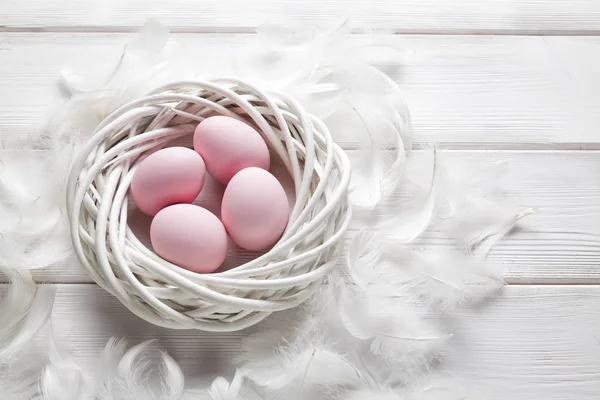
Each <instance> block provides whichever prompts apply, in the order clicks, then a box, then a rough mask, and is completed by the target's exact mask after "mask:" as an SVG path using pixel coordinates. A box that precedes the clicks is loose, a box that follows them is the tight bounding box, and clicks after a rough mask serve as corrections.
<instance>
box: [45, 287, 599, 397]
mask: <svg viewBox="0 0 600 400" xmlns="http://www.w3.org/2000/svg"><path fill="white" fill-rule="evenodd" d="M75 300H76V301H75ZM288 316H290V318H291V317H292V316H293V313H287V314H286V313H281V314H278V315H273V316H271V317H270V318H268V319H267V320H266V321H265V322H264V323H263V324H262V326H259V327H254V328H251V329H249V330H246V331H243V332H238V333H227V334H219V335H215V334H209V333H202V332H195V331H189V330H187V331H170V330H166V329H163V328H159V327H156V326H153V325H150V324H148V323H146V322H145V321H143V320H141V319H139V318H138V317H136V316H134V315H133V314H131V313H130V312H129V311H128V310H127V309H126V308H125V307H123V306H122V305H121V303H119V302H118V301H117V300H116V299H114V298H113V297H112V296H110V295H109V294H107V293H106V292H104V291H102V290H101V289H99V288H98V287H97V286H95V285H59V286H58V295H57V299H56V306H55V311H54V316H53V326H54V328H55V330H56V332H57V334H58V335H59V336H60V337H62V338H64V339H65V343H67V345H68V346H69V348H70V349H72V351H73V352H74V354H75V356H76V357H77V359H78V360H79V361H80V362H81V363H82V364H84V365H89V364H90V363H93V362H94V361H95V360H96V359H97V356H98V354H99V352H100V350H101V348H102V347H103V346H104V344H106V341H107V340H108V339H109V338H110V337H111V336H119V337H127V338H129V340H130V342H131V344H136V343H139V342H142V341H144V340H149V339H155V338H156V339H158V340H157V342H156V343H154V344H153V346H154V347H157V348H161V349H166V350H167V351H168V352H169V354H171V355H172V356H173V357H175V359H176V360H178V361H179V362H180V364H181V366H182V368H183V369H184V372H185V373H186V374H187V376H190V377H204V378H205V379H210V378H211V377H212V378H214V377H215V376H216V375H217V374H231V373H232V371H233V369H234V364H233V362H232V359H233V357H234V356H235V355H236V354H237V352H238V351H239V350H240V340H241V338H242V337H244V336H245V335H247V334H248V333H250V332H257V331H260V329H265V328H267V327H276V326H281V325H283V324H286V323H291V320H290V319H288ZM441 328H443V329H445V330H447V331H448V332H453V333H454V335H455V336H454V337H453V338H452V340H451V342H450V343H449V354H448V357H447V359H446V361H445V363H444V365H443V367H444V369H446V370H448V371H450V372H451V373H452V374H453V375H454V376H456V378H458V379H460V380H462V381H464V384H465V385H466V386H467V387H468V388H469V389H470V390H471V392H474V393H481V394H482V396H481V397H473V399H494V400H497V399H498V400H499V399H502V400H515V399H527V400H537V399H539V400H567V399H573V400H575V399H577V400H586V399H597V398H598V394H599V393H600V370H599V369H598V363H599V361H598V360H599V359H600V334H599V332H600V287H598V286H509V287H507V288H505V290H504V293H503V294H502V295H500V296H498V297H497V298H495V299H492V300H490V301H489V302H486V303H485V304H483V305H479V306H473V307H465V308H463V309H462V310H459V311H458V312H457V313H456V315H454V316H450V317H445V318H443V320H442V323H441ZM365 400H367V399H365ZM369 400H370V399H369ZM448 400H454V399H448Z"/></svg>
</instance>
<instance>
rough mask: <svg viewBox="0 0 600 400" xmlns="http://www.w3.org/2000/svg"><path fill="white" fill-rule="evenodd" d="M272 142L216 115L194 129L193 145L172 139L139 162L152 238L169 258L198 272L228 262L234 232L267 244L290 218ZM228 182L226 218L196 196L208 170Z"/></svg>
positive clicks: (137, 185)
mask: <svg viewBox="0 0 600 400" xmlns="http://www.w3.org/2000/svg"><path fill="white" fill-rule="evenodd" d="M269 166H270V155H269V149H268V147H267V145H266V143H265V141H264V140H263V138H262V137H261V136H260V134H259V133H258V132H257V131H256V130H255V129H254V128H252V127H251V126H250V125H247V124H245V123H244V122H241V121H238V120H237V119H234V118H230V117H225V116H214V117H210V118H207V119H205V120H204V121H202V122H201V123H200V124H199V125H198V127H197V128H196V130H195V132H194V149H193V150H192V149H189V148H187V147H167V148H164V149H161V150H158V151H156V152H154V153H152V154H150V155H149V156H148V157H146V158H145V159H143V160H142V161H141V162H140V163H139V164H138V165H137V167H136V170H135V172H134V175H133V179H132V181H131V186H130V193H131V197H132V198H133V201H134V203H135V204H136V206H137V208H138V209H139V210H140V211H142V212H143V213H145V214H148V215H150V216H153V219H152V223H151V226H150V241H151V243H152V247H153V249H154V251H155V252H156V254H158V255H159V256H160V257H162V258H163V259H165V260H167V261H169V262H171V263H173V264H175V265H178V266H179V267H182V268H185V269H188V270H190V271H194V272H198V273H210V272H214V271H215V270H217V269H218V268H219V267H220V266H221V265H222V264H223V262H224V260H225V258H226V255H227V251H228V246H229V240H228V237H229V238H231V240H232V241H233V243H235V244H236V245H237V246H239V247H241V248H244V249H247V250H253V251H260V250H265V249H268V248H269V247H271V246H273V244H275V243H276V242H277V240H278V239H279V238H280V237H281V235H282V233H283V231H284V230H285V227H286V226H287V223H288V218H289V204H288V199H287V196H286V193H285V190H284V189H283V186H282V185H281V183H280V182H279V181H278V180H277V178H275V176H273V175H272V174H271V173H270V172H269V171H268V169H269ZM207 173H208V174H210V175H211V176H212V177H213V178H214V179H215V180H216V181H218V182H220V183H222V184H223V185H226V187H225V191H224V193H223V199H222V202H221V219H219V218H218V217H217V216H216V215H215V214H213V213H211V212H210V211H209V210H207V209H206V208H203V207H200V206H198V205H194V204H192V203H193V202H194V200H195V199H196V198H197V197H198V195H199V194H200V192H201V191H202V188H203V187H204V183H205V181H206V174H207Z"/></svg>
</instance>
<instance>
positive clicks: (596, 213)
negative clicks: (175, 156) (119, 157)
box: [35, 150, 600, 284]
mask: <svg viewBox="0 0 600 400" xmlns="http://www.w3.org/2000/svg"><path fill="white" fill-rule="evenodd" d="M349 154H350V156H351V157H354V156H355V155H356V152H355V151H350V152H349ZM439 154H440V168H443V169H444V170H445V171H447V172H449V173H453V174H458V176H463V175H462V174H464V173H466V175H464V176H468V173H467V172H468V171H479V170H481V169H482V168H486V167H489V166H490V165H495V163H497V162H504V163H506V165H505V167H506V173H505V175H504V177H503V178H502V179H501V180H500V181H498V182H497V184H498V186H499V187H501V188H503V189H504V196H505V198H506V205H507V206H515V207H516V209H526V208H533V207H537V208H539V211H538V212H537V213H536V214H534V215H532V216H529V217H527V218H526V219H525V220H523V221H522V223H521V224H519V228H518V229H517V230H516V231H515V232H513V233H512V234H511V235H509V236H508V237H507V238H505V239H504V240H503V241H502V242H501V243H500V244H499V245H498V246H497V247H496V248H495V249H494V250H493V252H492V253H491V255H490V257H491V258H492V259H493V260H494V261H498V262H500V263H502V264H504V265H505V266H506V279H507V281H508V282H509V283H518V284H529V283H544V284H548V283H578V284H582V283H584V284H585V283H587V284H591V283H600V179H598V172H599V171H600V152H598V151H586V152H581V151H559V152H552V151H549V152H542V151H458V150H455V151H454V150H446V151H440V152H439ZM427 162H430V155H429V154H427V151H425V150H421V151H416V152H415V154H414V157H413V158H412V159H411V163H410V166H411V168H412V167H414V168H419V167H420V166H422V165H425V164H426V163H427ZM209 182H210V181H209ZM221 195H222V188H221V187H219V186H217V185H213V184H210V183H208V184H207V187H206V188H205V189H204V190H203V193H202V195H201V197H200V198H199V199H198V201H197V202H198V204H200V205H202V206H204V207H206V208H207V209H209V210H211V211H213V212H214V213H216V214H217V215H218V213H219V211H220V206H219V204H220V203H219V200H218V199H219V198H220V196H221ZM400 197H402V194H399V195H398V197H394V198H395V199H400ZM378 214H380V215H381V216H382V217H384V218H389V217H392V216H393V215H394V214H393V211H389V210H388V211H383V212H380V213H378ZM129 221H130V223H131V224H133V225H132V226H134V227H135V231H136V233H137V234H138V235H139V237H140V238H141V240H142V241H144V242H146V243H149V240H148V233H147V232H148V229H149V226H150V218H149V217H147V216H144V215H142V214H133V215H132V216H130V220H129ZM360 226H361V225H359V224H358V223H353V225H352V227H351V233H350V234H352V232H355V231H356V229H358V228H359V227H360ZM418 243H431V244H434V245H439V246H449V245H451V242H450V241H449V240H448V239H446V238H444V237H443V235H441V234H440V233H439V232H427V233H426V234H425V235H424V236H423V238H421V239H418ZM255 256H256V254H253V253H249V252H245V251H242V250H235V251H232V252H231V253H230V256H229V258H228V260H227V265H229V266H233V265H238V264H240V263H242V262H244V261H248V260H250V259H252V258H253V257H255ZM35 276H36V279H37V280H38V281H41V282H89V281H90V280H89V278H88V277H87V275H85V273H84V271H83V270H82V268H80V267H79V266H78V263H77V262H76V261H75V260H68V261H65V262H63V263H60V264H59V265H55V266H53V267H50V268H48V269H45V270H39V271H35Z"/></svg>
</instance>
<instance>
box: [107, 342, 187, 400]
mask: <svg viewBox="0 0 600 400" xmlns="http://www.w3.org/2000/svg"><path fill="white" fill-rule="evenodd" d="M151 343H152V341H147V342H143V343H141V344H139V345H137V346H134V347H132V348H131V349H130V350H128V351H127V352H126V353H125V354H124V355H123V357H122V358H121V360H120V361H119V363H118V365H117V368H116V374H115V375H114V377H112V380H111V381H109V383H108V384H107V385H106V388H105V391H104V392H103V393H102V395H103V397H102V399H103V400H132V399H135V400H137V399H148V400H177V399H180V398H181V397H182V396H183V390H184V377H183V373H182V372H181V368H180V367H179V365H178V364H177V363H176V362H175V361H174V360H173V359H172V358H171V357H170V356H169V355H167V354H166V353H161V363H160V367H159V369H160V374H159V376H155V375H156V373H157V370H156V368H155V367H153V365H152V364H153V363H152V361H151V359H150V354H149V349H148V348H149V346H150V344H151ZM151 378H153V379H151Z"/></svg>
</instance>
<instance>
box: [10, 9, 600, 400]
mask: <svg viewBox="0 0 600 400" xmlns="http://www.w3.org/2000/svg"><path fill="white" fill-rule="evenodd" d="M346 15H352V22H353V26H354V27H356V31H357V32H359V31H361V30H364V29H370V28H376V29H386V30H388V33H389V32H393V33H396V34H384V35H382V36H380V37H378V39H377V40H378V41H380V43H382V44H389V45H393V46H395V47H397V48H399V51H398V52H397V53H396V54H397V55H396V56H395V57H396V58H395V59H394V64H393V65H389V66H387V67H386V69H387V71H389V73H390V75H391V76H392V77H393V78H394V79H395V80H396V81H397V82H399V84H400V85H401V87H402V88H403V89H404V91H405V94H406V97H407V101H408V103H409V105H410V108H411V111H412V113H413V116H414V123H415V144H416V146H417V148H419V147H423V146H427V145H429V144H431V143H432V142H436V143H439V144H440V148H442V149H445V150H443V151H441V152H440V153H441V155H442V156H443V157H444V158H446V162H447V165H449V166H452V167H462V168H469V169H476V168H481V167H482V166H485V165H489V163H492V162H494V161H498V160H504V161H507V176H506V179H505V181H504V183H503V185H504V187H506V195H507V199H508V201H511V202H514V203H515V204H516V205H519V206H522V207H539V208H540V211H539V213H538V214H536V215H534V216H531V217H528V218H527V219H526V220H525V221H524V222H523V224H522V226H521V228H520V229H519V230H517V231H516V232H514V233H513V234H512V235H511V236H510V237H509V238H507V239H506V240H504V241H503V242H502V243H501V244H500V245H499V246H498V247H497V248H496V249H495V250H494V252H493V254H492V257H493V258H494V259H496V260H498V261H501V262H503V263H505V264H507V268H508V270H507V280H508V281H509V282H510V283H512V284H514V285H516V286H509V287H507V288H506V289H505V291H504V294H503V295H500V296H499V297H497V298H495V299H493V300H491V301H489V302H486V303H485V304H482V305H479V306H477V307H471V308H465V309H463V310H461V311H459V312H458V313H457V315H456V316H453V317H448V318H445V320H444V321H445V325H446V326H447V328H448V330H449V331H451V332H453V333H454V334H455V338H454V341H453V342H452V346H451V349H450V354H449V356H448V359H447V361H446V363H445V368H446V369H447V370H448V371H449V372H450V373H452V374H454V375H456V376H457V377H458V378H460V379H462V380H464V381H465V384H466V385H467V386H468V387H470V388H472V389H473V390H474V391H475V392H477V393H481V394H482V395H481V397H480V398H482V399H483V398H490V399H493V400H513V399H527V400H563V399H577V400H592V399H598V398H599V397H600V334H598V332H600V315H599V311H598V310H600V286H595V285H597V284H599V283H600V151H598V150H600V51H599V50H600V36H597V35H599V34H600V2H599V1H596V0H572V1H567V0H546V1H541V0H523V1H522V0H487V1H483V0H379V1H365V0H335V1H322V0H319V1H317V0H289V1H279V2H273V1H267V0H230V1H220V0H211V1H201V2H200V1H196V0H172V1H169V2H168V3H165V2H164V1H158V0H150V1H137V0H118V1H117V0H109V1H94V0H80V1H77V2H72V1H67V0H53V1H51V2H49V1H46V0H22V1H18V2H17V1H12V2H10V1H4V2H2V3H0V138H1V139H2V141H3V142H4V144H5V145H6V146H8V147H11V146H17V145H19V144H20V143H23V142H24V140H25V139H26V138H27V136H28V135H29V134H31V133H33V132H36V131H37V129H38V128H39V126H40V124H41V122H42V121H43V119H44V117H45V116H47V115H48V114H51V112H52V110H53V106H55V105H56V104H57V103H58V102H59V101H60V99H61V93H60V91H59V89H58V87H57V85H56V82H57V77H58V69H59V68H60V67H61V66H63V65H67V64H72V63H73V62H74V61H75V62H76V61H77V60H78V59H82V58H84V57H85V58H92V57H95V58H96V59H98V60H101V59H111V58H112V59H114V60H117V59H118V57H119V55H120V51H121V47H120V44H122V43H124V41H126V40H127V35H125V34H123V33H122V32H129V31H131V30H133V29H135V27H137V26H139V25H141V24H142V23H143V22H144V20H145V19H146V18H147V17H149V16H155V17H159V18H160V19H161V20H162V21H163V22H165V23H167V24H168V25H170V26H171V27H172V28H173V30H174V31H177V32H183V33H179V34H177V35H174V39H175V40H178V41H180V42H181V43H183V44H184V45H185V46H186V47H187V48H188V49H189V51H190V53H193V54H195V55H197V58H198V63H199V66H205V65H206V64H209V65H208V66H211V65H212V66H214V65H218V63H220V62H221V61H222V60H225V59H227V58H228V57H230V56H232V55H234V54H235V53H236V51H238V50H239V49H240V48H242V47H243V46H244V45H245V44H247V43H248V42H249V41H250V40H252V39H253V35H251V32H252V30H253V28H254V27H256V26H257V25H260V24H262V23H270V22H271V23H272V22H283V23H288V24H295V25H312V24H320V25H322V24H329V23H335V22H336V21H341V20H342V19H343V18H344V17H345V16H346ZM120 32H121V33H120ZM399 33H404V34H399ZM537 35H542V36H537ZM354 40H356V41H357V42H360V41H361V40H364V36H361V35H356V36H355V37H354ZM339 142H340V143H341V144H342V145H343V146H344V147H345V148H347V149H353V148H355V147H356V144H355V142H354V140H353V139H352V137H351V136H349V135H345V136H341V137H340V138H339ZM422 154H423V153H422V152H417V156H416V159H417V161H416V162H418V159H419V157H422ZM208 201H210V200H208ZM427 239H428V240H431V241H434V242H435V243H438V244H440V245H443V244H444V242H443V240H441V239H440V237H439V235H436V234H435V233H432V234H430V235H427ZM248 256H249V255H247V254H246V255H243V254H241V255H238V256H237V257H239V258H243V257H248ZM36 278H37V279H38V280H39V281H41V282H52V283H53V284H57V286H58V298H57V303H56V309H55V316H54V327H55V329H56V330H57V332H58V335H59V337H61V338H62V339H64V340H65V342H67V343H69V346H70V348H71V349H72V350H73V351H74V352H75V353H76V355H77V356H78V358H80V360H81V361H82V362H83V363H89V362H93V361H92V360H93V357H94V356H96V355H97V354H98V353H99V351H100V349H101V348H102V346H103V345H104V343H105V342H106V340H107V339H108V338H109V337H110V336H113V335H117V336H126V337H129V338H130V340H131V342H132V343H138V342H140V341H142V340H146V339H151V338H157V339H158V341H157V343H156V346H159V347H161V348H165V349H167V350H168V351H169V352H170V353H171V354H173V355H174V357H175V358H176V359H177V360H178V361H179V362H180V363H181V364H182V366H183V367H184V369H185V371H186V373H187V374H188V376H190V377H194V379H204V380H208V379H210V378H212V377H214V376H215V375H216V374H219V373H226V372H231V369H232V368H233V366H232V364H231V359H232V357H233V356H234V355H235V354H236V352H237V351H238V350H239V340H240V337H241V336H243V335H244V334H246V333H244V332H242V333H239V334H226V335H213V334H207V333H201V332H191V331H183V332H182V331H167V330H164V329H160V328H157V327H154V326H150V325H148V324H145V323H144V322H142V321H141V320H139V319H138V318H137V317H135V316H133V315H132V314H130V313H129V312H128V311H127V310H126V309H125V308H124V307H122V306H121V305H120V304H119V303H118V302H117V301H116V300H115V299H113V298H112V297H111V296H110V295H108V294H107V293H105V292H103V291H101V290H100V289H99V288H98V287H97V286H95V285H93V284H87V282H90V280H89V278H87V277H86V276H85V275H84V274H83V273H82V271H81V269H80V268H79V267H78V266H77V264H76V263H75V262H73V261H70V262H69V261H65V262H64V263H62V264H60V265H56V266H54V267H52V268H49V269H47V270H45V271H39V272H37V273H36ZM81 283H86V284H81ZM552 284H560V285H559V286H553V285H552ZM0 290H1V287H0ZM285 318H286V315H278V316H274V317H272V318H270V319H268V320H267V321H266V322H265V325H271V324H281V321H282V319H285ZM253 329H254V330H256V329H260V326H259V327H256V328H253ZM476 398H479V397H476Z"/></svg>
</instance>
